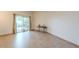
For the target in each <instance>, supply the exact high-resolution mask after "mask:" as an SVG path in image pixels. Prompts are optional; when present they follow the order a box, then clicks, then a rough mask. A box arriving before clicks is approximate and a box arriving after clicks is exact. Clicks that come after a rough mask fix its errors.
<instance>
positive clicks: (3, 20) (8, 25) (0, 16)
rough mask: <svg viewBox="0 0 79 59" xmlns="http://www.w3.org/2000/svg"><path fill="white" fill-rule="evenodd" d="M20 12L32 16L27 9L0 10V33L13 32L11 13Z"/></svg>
mask: <svg viewBox="0 0 79 59" xmlns="http://www.w3.org/2000/svg"><path fill="white" fill-rule="evenodd" d="M14 13H15V14H20V15H26V16H32V12H29V11H27V12H26V11H25V12H22V11H18V12H15V11H10V12H9V11H0V35H4V34H11V33H13V14H14Z"/></svg>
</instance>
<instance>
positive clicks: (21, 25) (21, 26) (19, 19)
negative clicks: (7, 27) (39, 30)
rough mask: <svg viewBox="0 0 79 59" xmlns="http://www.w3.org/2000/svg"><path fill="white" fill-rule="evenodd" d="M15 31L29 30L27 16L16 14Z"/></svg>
mask: <svg viewBox="0 0 79 59" xmlns="http://www.w3.org/2000/svg"><path fill="white" fill-rule="evenodd" d="M15 20H16V33H19V32H26V31H29V30H30V19H29V17H27V16H19V15H16V17H15Z"/></svg>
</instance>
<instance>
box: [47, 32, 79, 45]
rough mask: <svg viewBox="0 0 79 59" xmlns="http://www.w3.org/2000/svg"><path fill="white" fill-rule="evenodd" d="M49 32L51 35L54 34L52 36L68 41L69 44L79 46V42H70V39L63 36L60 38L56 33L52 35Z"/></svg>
mask: <svg viewBox="0 0 79 59" xmlns="http://www.w3.org/2000/svg"><path fill="white" fill-rule="evenodd" d="M47 32H48V33H50V34H52V35H55V36H57V37H59V38H61V39H63V40H66V41H68V42H71V43H73V44H75V45H77V46H79V42H76V41H73V40H70V39H68V38H64V37H61V36H59V35H56V34H55V33H51V32H49V31H47Z"/></svg>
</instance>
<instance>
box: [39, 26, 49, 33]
mask: <svg viewBox="0 0 79 59" xmlns="http://www.w3.org/2000/svg"><path fill="white" fill-rule="evenodd" d="M38 28H39V31H42V32H46V31H47V27H46V26H45V25H43V26H40V25H38Z"/></svg>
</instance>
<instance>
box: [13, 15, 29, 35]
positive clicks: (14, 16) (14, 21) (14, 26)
mask: <svg viewBox="0 0 79 59" xmlns="http://www.w3.org/2000/svg"><path fill="white" fill-rule="evenodd" d="M16 15H20V16H27V15H21V14H13V34H16V33H17V32H16ZM27 17H29V25H30V27H29V31H31V16H27Z"/></svg>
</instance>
